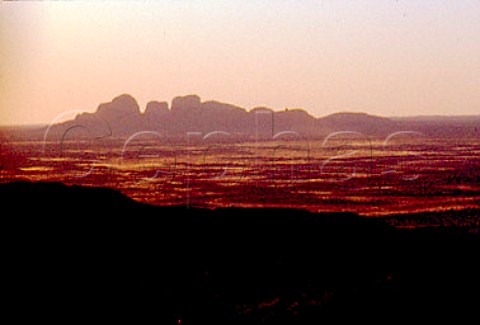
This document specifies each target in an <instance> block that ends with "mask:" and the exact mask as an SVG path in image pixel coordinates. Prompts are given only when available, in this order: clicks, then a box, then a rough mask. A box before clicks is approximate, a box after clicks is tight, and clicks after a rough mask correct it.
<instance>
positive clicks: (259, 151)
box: [0, 128, 480, 232]
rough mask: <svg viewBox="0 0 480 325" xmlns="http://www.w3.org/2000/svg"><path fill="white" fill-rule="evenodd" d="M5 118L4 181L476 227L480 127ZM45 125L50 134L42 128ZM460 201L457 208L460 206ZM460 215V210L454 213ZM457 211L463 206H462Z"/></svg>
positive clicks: (165, 201) (143, 198)
mask: <svg viewBox="0 0 480 325" xmlns="http://www.w3.org/2000/svg"><path fill="white" fill-rule="evenodd" d="M45 132H46V131H45V129H44V128H42V129H22V128H4V129H3V131H2V132H1V133H0V136H1V137H2V142H1V145H2V147H1V152H0V154H1V156H0V168H1V169H0V182H1V183H8V182H14V181H24V180H26V181H42V182H61V183H64V184H68V185H82V186H88V187H107V188H112V189H116V190H119V191H121V192H122V193H124V194H126V195H127V196H128V197H130V198H132V199H134V200H136V201H139V202H144V203H149V204H153V205H158V206H172V205H187V206H189V207H204V208H217V207H256V208H265V207H276V208H295V209H305V210H309V211H312V212H353V213H357V214H360V215H363V216H369V217H387V218H385V220H386V221H388V222H389V223H391V224H393V225H395V226H398V227H417V226H441V225H451V226H453V225H454V226H460V227H467V228H468V229H469V231H471V232H478V231H479V221H478V219H477V218H476V217H475V214H474V213H470V212H469V211H476V210H478V209H479V208H480V140H479V138H478V136H475V135H474V136H463V137H447V136H439V135H438V134H437V135H433V136H428V135H424V134H421V133H418V134H417V132H404V133H402V132H397V133H395V134H394V135H393V136H390V137H389V136H384V137H380V136H376V137H366V136H363V135H361V134H360V133H357V132H350V133H348V132H345V133H340V134H335V135H334V136H333V137H330V136H325V137H319V136H317V137H312V138H311V139H309V138H301V139H299V138H298V136H297V135H295V136H292V135H291V134H288V133H286V134H283V135H282V136H281V137H278V138H276V139H274V140H272V139H270V140H269V139H268V138H261V139H255V138H239V140H236V139H234V138H233V140H232V139H230V138H228V139H227V140H228V141H225V139H224V138H222V137H217V138H215V137H212V139H206V138H205V137H203V135H201V136H199V135H197V134H194V135H193V136H192V137H191V138H180V137H173V138H171V139H168V138H159V137H158V136H157V134H155V133H154V132H151V133H148V132H143V134H140V136H135V137H133V138H131V139H127V138H128V137H123V138H122V137H119V138H111V137H110V138H105V139H102V138H92V136H90V137H83V136H84V134H82V130H73V132H70V133H68V134H67V136H65V137H60V136H58V135H56V136H50V135H48V134H47V133H45ZM45 134H47V135H45ZM460 211H461V213H456V212H460ZM456 216H457V217H456ZM460 216H461V217H460Z"/></svg>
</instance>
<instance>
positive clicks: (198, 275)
mask: <svg viewBox="0 0 480 325" xmlns="http://www.w3.org/2000/svg"><path fill="white" fill-rule="evenodd" d="M245 114H246V113H245ZM335 118H337V117H335ZM361 118H362V119H364V118H365V117H364V116H362V117H361ZM77 119H78V118H77ZM331 122H332V121H331V120H329V123H331ZM69 123H71V122H67V123H66V124H61V125H60V126H54V127H53V128H47V127H38V128H18V127H13V128H4V129H2V130H1V134H0V137H1V139H2V141H1V150H0V197H1V199H2V200H3V201H2V209H4V211H9V212H10V211H13V213H10V214H9V215H8V216H4V217H3V219H2V221H3V225H2V229H4V230H5V233H6V237H5V238H6V242H7V253H6V257H5V259H4V262H5V265H6V267H5V268H4V269H3V271H4V272H5V273H6V274H7V275H6V276H5V279H8V281H7V282H8V283H7V284H6V285H5V286H4V290H5V292H6V293H7V296H9V297H10V299H9V301H11V302H12V304H13V306H15V307H18V306H21V308H22V309H23V310H28V311H29V314H31V315H35V319H36V320H38V319H45V320H47V319H48V321H49V322H51V321H58V322H62V323H63V322H64V321H65V320H66V319H73V318H75V319H76V320H77V319H82V320H85V321H91V320H92V319H95V320H99V319H102V320H106V321H108V322H112V321H113V322H116V321H119V322H125V320H128V321H127V322H129V323H133V324H153V323H156V324H219V325H220V324H249V325H250V324H285V323H288V324H321V323H331V322H335V323H339V322H344V321H345V322H347V321H349V322H351V321H352V320H353V321H362V322H363V321H367V322H371V321H375V322H376V321H378V322H382V323H391V322H392V321H394V320H395V321H397V320H399V319H401V320H404V321H411V319H413V318H414V317H419V316H423V317H425V319H428V320H429V322H436V321H437V320H440V319H443V317H444V316H445V315H446V314H453V315H454V316H455V319H456V320H457V323H463V322H462V319H464V318H465V319H471V317H475V316H476V312H477V310H478V306H479V304H480V302H479V298H478V297H479V296H478V292H479V290H480V277H479V276H478V275H479V274H480V266H479V264H478V262H477V260H478V256H479V253H480V245H479V238H480V236H479V235H480V156H479V153H480V139H479V137H478V135H477V134H476V133H475V132H476V128H471V130H470V131H472V132H470V131H469V132H467V133H465V132H454V133H453V135H452V136H447V135H446V134H445V131H444V130H445V129H444V128H443V127H439V128H437V129H434V130H433V131H432V132H429V130H430V129H422V127H423V125H424V124H423V123H422V124H421V125H420V126H418V125H416V124H414V123H413V124H411V123H412V122H408V123H407V122H402V121H397V122H396V123H397V125H396V131H395V132H390V133H388V132H387V133H386V134H383V135H381V134H374V135H369V136H366V135H364V134H365V133H364V132H360V131H362V130H359V129H356V130H354V131H338V132H331V133H329V134H326V135H324V136H321V135H319V134H316V135H309V136H305V137H303V136H300V133H299V132H294V131H288V130H287V131H285V132H283V131H280V132H276V133H273V136H272V134H271V133H270V134H268V132H263V131H262V132H263V133H262V132H257V133H262V134H255V133H254V135H253V136H252V135H238V134H235V133H233V132H231V133H228V132H223V131H219V132H216V131H212V132H210V133H200V132H193V133H189V134H187V136H182V135H180V134H178V133H177V134H174V135H173V136H171V137H166V136H164V135H162V134H161V133H160V132H157V131H152V130H147V131H142V130H140V131H138V130H137V131H135V132H134V133H133V134H120V135H118V134H117V135H115V128H111V129H109V130H108V131H110V132H107V133H103V132H98V129H95V128H93V131H92V128H90V129H89V127H87V126H88V124H87V123H84V124H78V125H76V124H69ZM402 123H407V125H403V124H402ZM409 123H410V124H409ZM435 123H436V122H435ZM435 125H436V124H435ZM287 126H288V125H287ZM349 126H350V127H352V128H354V127H355V123H354V124H352V125H349ZM407 126H410V127H412V128H413V129H414V131H409V129H408V128H406V127H407ZM415 126H416V129H415ZM284 127H285V128H286V126H285V125H284ZM403 128H405V129H406V130H407V131H402V130H401V129H403ZM457 130H458V129H457ZM461 130H463V129H461ZM363 131H368V130H363ZM430 131H431V130H430ZM12 308H13V307H12ZM17 315H25V314H24V313H17Z"/></svg>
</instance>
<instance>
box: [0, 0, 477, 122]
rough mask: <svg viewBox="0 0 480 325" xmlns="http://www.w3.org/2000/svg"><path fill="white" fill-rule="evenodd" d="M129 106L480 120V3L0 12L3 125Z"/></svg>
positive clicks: (447, 0)
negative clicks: (128, 102)
mask: <svg viewBox="0 0 480 325" xmlns="http://www.w3.org/2000/svg"><path fill="white" fill-rule="evenodd" d="M122 93H129V94H131V95H133V96H134V97H135V98H136V99H137V100H138V102H139V104H140V106H141V109H142V110H143V109H144V107H145V105H146V103H147V102H148V101H150V100H162V101H163V100H167V101H169V102H170V100H171V99H172V98H173V97H174V96H178V95H186V94H198V95H200V96H201V97H202V99H203V100H210V99H215V100H220V101H224V102H228V103H232V104H236V105H239V106H242V107H245V108H249V109H250V108H253V107H255V106H268V107H271V108H274V109H284V108H286V107H290V108H293V107H300V108H305V109H307V110H308V111H309V112H311V113H312V114H313V115H315V116H323V115H327V114H330V113H334V112H338V111H353V112H359V111H361V112H367V113H372V114H379V115H385V116H392V115H420V114H422V115H423V114H450V115H459V114H479V113H480V0H416V1H414V0H398V1H395V0H362V1H357V0H350V1H342V0H332V1H328V0H324V1H321V0H317V1H313V0H312V1H309V0H300V1H299V0H292V1H287V0H269V1H267V0H265V1H243V0H242V1H239V0H230V1H222V0H212V1H207V0H204V1H194V0H164V1H157V2H153V1H151V2H147V1H145V2H140V3H138V2H119V1H109V2H108V1H102V2H95V1H88V2H87V1H75V2H67V1H55V2H2V3H0V124H3V125H5V124H32V123H49V122H50V121H52V120H53V119H54V118H55V117H56V116H58V115H59V114H61V113H62V112H65V111H69V110H81V111H89V112H93V111H95V110H96V108H97V106H98V104H99V103H101V102H107V101H110V100H111V99H112V98H113V97H115V96H117V95H120V94H122Z"/></svg>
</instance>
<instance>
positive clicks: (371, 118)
mask: <svg viewBox="0 0 480 325" xmlns="http://www.w3.org/2000/svg"><path fill="white" fill-rule="evenodd" d="M478 126H480V117H479V116H473V117H428V116H427V117H416V118H414V117H412V118H385V117H380V116H375V115H370V114H366V113H348V112H342V113H335V114H331V115H328V116H326V117H320V118H315V117H313V116H312V115H310V114H309V113H308V112H307V111H305V110H303V109H285V110H283V111H274V110H272V109H270V108H268V107H255V108H253V109H251V110H250V111H248V110H246V109H245V108H242V107H238V106H235V105H232V104H227V103H222V102H219V101H213V100H212V101H204V102H202V101H201V98H200V97H199V96H198V95H187V96H181V97H175V98H174V99H173V100H172V103H171V106H170V107H169V105H168V103H167V102H158V101H151V102H149V103H148V104H147V106H146V109H145V112H143V113H142V112H141V110H140V108H139V105H138V103H137V102H136V100H135V99H134V98H133V97H132V96H131V95H127V94H123V95H120V96H118V97H115V98H114V99H113V100H112V101H111V102H108V103H103V104H100V105H99V107H98V109H97V111H96V112H95V113H84V114H80V115H78V116H77V117H76V118H75V119H74V120H71V121H68V122H65V123H61V124H58V125H55V126H54V127H53V128H52V129H51V130H50V132H53V133H54V134H57V135H59V136H63V135H64V134H65V132H66V131H69V132H70V131H75V132H81V133H82V132H83V134H85V133H86V132H88V134H89V136H90V137H94V138H102V137H113V138H115V137H122V138H126V137H129V136H132V135H133V134H135V133H136V132H140V131H155V132H158V133H160V134H162V135H164V136H167V137H172V138H178V137H182V138H186V137H187V134H188V133H192V132H193V133H197V134H200V135H202V136H205V135H207V134H209V133H211V132H215V131H221V132H227V133H229V134H230V135H231V136H232V139H235V140H242V139H251V138H253V137H258V138H261V139H265V140H268V139H272V137H273V136H275V135H276V134H277V135H278V134H279V133H282V132H284V131H290V132H289V133H290V134H291V133H292V132H293V134H294V135H295V136H297V137H298V136H300V137H305V138H311V137H313V138H315V137H325V136H328V135H330V134H332V133H335V132H342V131H347V132H358V133H361V134H362V135H363V136H366V137H386V136H388V135H390V134H392V133H394V132H397V131H416V132H420V133H422V134H425V135H431V136H447V137H450V136H471V137H479V136H480V134H479V133H478V132H476V131H475V130H476V128H477V127H478ZM295 133H296V134H295Z"/></svg>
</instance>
